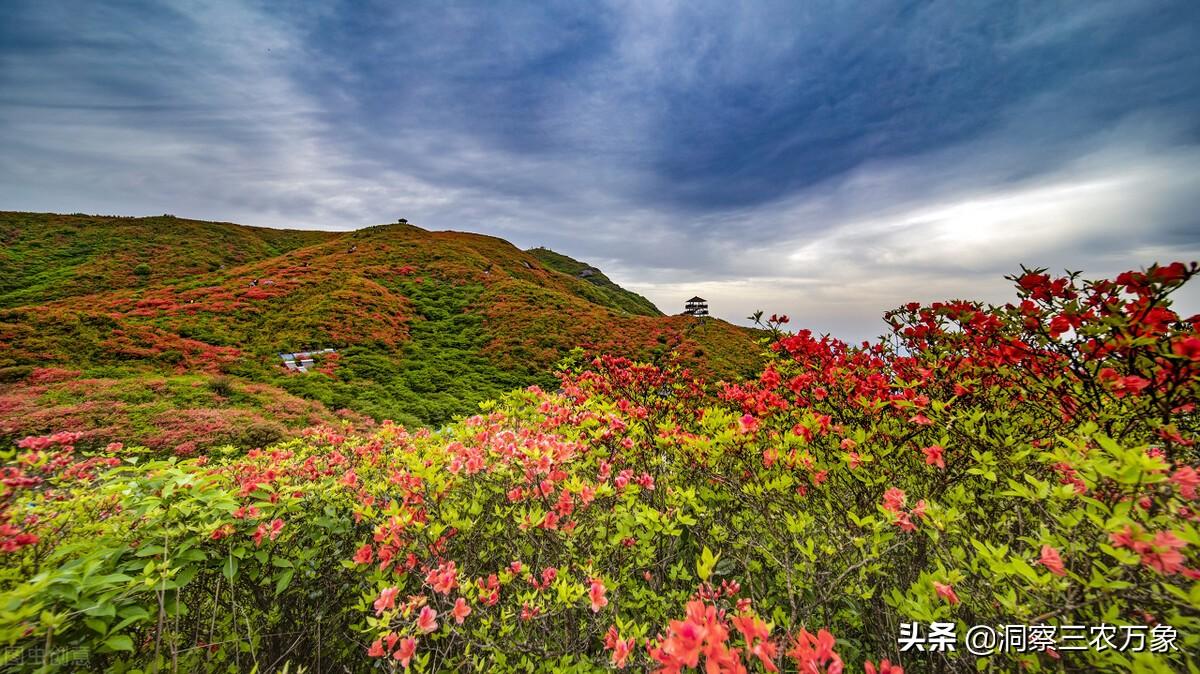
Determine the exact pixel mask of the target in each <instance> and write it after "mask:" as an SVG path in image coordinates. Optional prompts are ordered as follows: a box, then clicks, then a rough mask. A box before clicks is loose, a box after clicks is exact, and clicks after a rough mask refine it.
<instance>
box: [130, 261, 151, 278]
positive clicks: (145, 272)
mask: <svg viewBox="0 0 1200 674" xmlns="http://www.w3.org/2000/svg"><path fill="white" fill-rule="evenodd" d="M133 273H134V274H135V275H137V276H141V277H142V278H145V277H147V276H149V275H150V265H148V264H146V263H145V262H143V263H141V264H139V265H138V266H136V267H134V268H133Z"/></svg>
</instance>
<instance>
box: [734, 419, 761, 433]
mask: <svg viewBox="0 0 1200 674" xmlns="http://www.w3.org/2000/svg"><path fill="white" fill-rule="evenodd" d="M738 430H740V431H741V432H743V433H753V432H755V431H757V430H758V419H755V418H754V415H752V414H743V415H742V418H741V419H738Z"/></svg>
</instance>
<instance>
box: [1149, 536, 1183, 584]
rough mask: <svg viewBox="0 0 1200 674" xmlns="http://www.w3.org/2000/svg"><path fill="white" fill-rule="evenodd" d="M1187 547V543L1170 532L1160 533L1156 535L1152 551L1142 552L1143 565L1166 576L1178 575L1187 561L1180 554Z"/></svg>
mask: <svg viewBox="0 0 1200 674" xmlns="http://www.w3.org/2000/svg"><path fill="white" fill-rule="evenodd" d="M1185 546H1187V541H1184V540H1182V539H1181V538H1179V537H1178V536H1176V535H1175V534H1173V533H1171V532H1170V531H1160V532H1158V533H1157V534H1155V536H1154V541H1153V542H1152V543H1151V544H1150V546H1149V548H1150V549H1148V550H1146V551H1144V552H1142V563H1143V564H1145V565H1146V566H1149V567H1150V568H1152V569H1154V570H1155V571H1158V572H1159V573H1161V574H1163V575H1164V576H1169V575H1171V574H1173V573H1177V572H1179V571H1182V570H1183V568H1184V565H1183V563H1184V562H1185V561H1187V560H1186V559H1185V558H1184V556H1183V553H1182V552H1180V550H1182V549H1183V548H1184V547H1185Z"/></svg>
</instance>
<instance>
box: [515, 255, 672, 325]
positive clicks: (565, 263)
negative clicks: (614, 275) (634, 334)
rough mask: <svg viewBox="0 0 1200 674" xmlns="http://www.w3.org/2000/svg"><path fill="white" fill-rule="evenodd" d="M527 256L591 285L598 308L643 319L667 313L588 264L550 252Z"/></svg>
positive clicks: (593, 298) (592, 297)
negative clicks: (617, 310) (621, 312)
mask: <svg viewBox="0 0 1200 674" xmlns="http://www.w3.org/2000/svg"><path fill="white" fill-rule="evenodd" d="M525 252H526V253H529V254H530V255H532V256H534V257H536V258H537V259H538V260H540V261H541V263H542V264H543V265H545V266H546V268H547V269H553V270H554V271H558V272H562V273H564V274H567V275H569V276H573V277H575V278H579V279H583V280H585V281H587V282H588V283H590V284H591V285H592V286H594V288H595V294H594V295H590V296H589V299H592V301H594V302H596V303H598V304H603V305H605V306H610V307H614V308H617V309H620V310H622V311H625V312H627V313H630V314H636V315H639V316H662V315H663V312H661V311H659V309H658V307H656V306H654V303H652V302H651V301H650V300H648V299H646V298H645V297H642V296H641V295H639V294H637V293H634V292H630V291H628V290H626V289H624V288H622V287H621V286H619V285H617V284H616V283H613V282H612V280H611V279H609V278H608V277H607V276H605V275H604V272H602V271H600V270H599V269H597V268H595V267H593V266H592V265H590V264H587V263H586V262H580V261H579V260H576V259H575V258H572V257H568V256H566V255H563V254H562V253H556V252H554V251H552V250H550V249H549V248H530V249H529V250H527V251H525Z"/></svg>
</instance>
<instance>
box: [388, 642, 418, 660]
mask: <svg viewBox="0 0 1200 674" xmlns="http://www.w3.org/2000/svg"><path fill="white" fill-rule="evenodd" d="M416 653H417V640H416V639H414V638H412V637H404V638H403V639H401V640H400V648H399V649H397V650H396V652H395V653H392V657H393V658H395V659H396V660H399V661H400V666H401V667H408V663H409V662H410V661H411V660H412V657H413V656H414V655H416Z"/></svg>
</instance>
